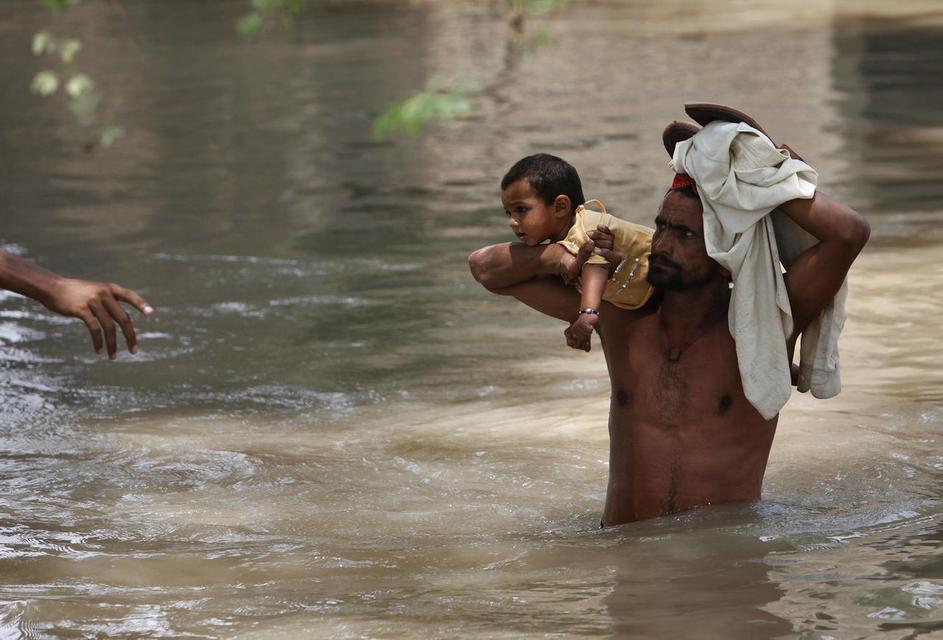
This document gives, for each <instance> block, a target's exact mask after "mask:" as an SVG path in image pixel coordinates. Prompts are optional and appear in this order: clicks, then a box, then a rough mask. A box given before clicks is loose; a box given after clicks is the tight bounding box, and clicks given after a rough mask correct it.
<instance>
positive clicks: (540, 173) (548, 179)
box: [501, 153, 653, 351]
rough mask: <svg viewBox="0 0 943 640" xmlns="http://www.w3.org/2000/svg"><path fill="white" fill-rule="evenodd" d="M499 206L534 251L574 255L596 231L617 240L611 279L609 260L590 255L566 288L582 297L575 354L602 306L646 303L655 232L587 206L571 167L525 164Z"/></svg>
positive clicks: (545, 158)
mask: <svg viewBox="0 0 943 640" xmlns="http://www.w3.org/2000/svg"><path fill="white" fill-rule="evenodd" d="M501 202H502V203H503V205H504V212H505V214H507V216H508V224H509V225H510V226H511V231H513V232H514V235H515V236H517V239H518V240H519V241H520V242H523V243H524V244H526V245H528V246H531V247H533V246H536V245H538V244H541V243H543V242H547V241H550V242H557V243H559V244H560V245H562V246H563V247H564V248H565V249H566V250H567V251H569V252H570V253H572V254H573V255H576V254H577V253H579V250H580V248H581V247H582V246H583V245H584V244H585V243H586V242H588V241H589V240H590V238H589V235H588V232H589V231H591V230H594V229H596V227H597V226H598V225H605V226H607V227H608V228H609V230H610V231H611V232H612V234H613V251H614V252H615V253H618V254H620V255H622V257H623V258H622V261H621V262H620V263H619V265H618V266H617V267H616V268H615V270H614V271H613V273H612V274H611V275H610V273H609V266H610V265H609V262H608V261H607V260H606V259H605V258H603V257H602V256H599V255H595V254H592V255H591V256H590V258H589V259H588V260H587V261H586V262H585V263H584V265H583V270H582V274H581V276H580V278H579V279H578V280H577V281H576V282H567V284H569V285H572V286H575V287H576V288H577V290H578V291H580V296H581V298H580V314H579V317H578V318H577V319H576V321H574V322H573V324H572V325H571V326H570V332H571V333H572V335H573V336H574V337H575V338H576V342H575V343H573V344H571V345H570V346H572V347H573V348H574V349H582V350H584V351H589V349H590V338H591V337H592V335H593V330H594V328H595V327H596V323H597V322H598V321H599V306H600V301H603V300H604V301H606V302H608V303H610V304H613V305H615V306H617V307H621V308H623V309H638V308H640V307H641V306H643V305H644V304H645V303H646V302H648V299H649V298H650V297H651V295H652V287H651V285H650V284H649V283H648V280H647V279H646V274H647V273H648V256H649V254H650V253H651V244H652V233H653V230H652V229H649V228H648V227H644V226H642V225H637V224H633V223H631V222H627V221H625V220H620V219H619V218H616V217H613V216H612V215H610V214H609V213H607V212H606V207H605V206H604V205H603V203H602V202H600V201H599V200H589V201H586V199H585V198H584V197H583V187H582V184H581V182H580V177H579V174H578V173H577V172H576V169H574V168H573V166H572V165H571V164H569V163H568V162H566V161H564V160H562V159H560V158H558V157H556V156H552V155H549V154H546V153H538V154H535V155H532V156H527V157H526V158H522V159H521V160H519V161H517V163H515V164H514V166H513V167H511V169H510V170H509V171H508V172H507V173H506V174H505V176H504V178H502V179H501Z"/></svg>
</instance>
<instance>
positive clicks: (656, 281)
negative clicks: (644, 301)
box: [646, 255, 711, 291]
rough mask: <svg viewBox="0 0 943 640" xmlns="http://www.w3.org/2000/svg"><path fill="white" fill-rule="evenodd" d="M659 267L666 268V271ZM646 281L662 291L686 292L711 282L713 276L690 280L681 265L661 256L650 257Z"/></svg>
mask: <svg viewBox="0 0 943 640" xmlns="http://www.w3.org/2000/svg"><path fill="white" fill-rule="evenodd" d="M659 267H664V269H660V268H659ZM646 279H647V280H648V284H650V285H652V286H653V287H655V288H656V289H661V290H662V291H684V290H685V289H691V288H693V287H698V286H700V285H703V284H705V283H707V282H709V281H710V279H711V276H710V275H709V274H708V275H706V276H704V277H703V278H696V279H689V278H687V277H685V274H684V271H683V270H682V269H681V265H679V264H676V263H674V262H672V261H671V260H668V259H667V258H663V257H661V256H657V257H656V256H652V255H650V256H649V258H648V275H647V276H646Z"/></svg>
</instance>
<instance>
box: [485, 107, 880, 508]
mask: <svg viewBox="0 0 943 640" xmlns="http://www.w3.org/2000/svg"><path fill="white" fill-rule="evenodd" d="M689 113H690V110H689ZM720 113H721V115H717V113H716V112H715V113H714V114H713V116H712V117H708V118H706V119H705V118H696V119H698V120H700V121H701V122H702V124H706V121H710V120H716V119H720V120H745V121H746V122H750V123H752V121H751V120H749V119H748V118H747V117H746V116H743V114H738V113H737V112H734V111H733V110H729V109H728V110H726V111H724V110H723V108H721V112H720ZM730 113H734V114H737V115H739V116H743V117H742V118H734V117H730ZM692 115H694V114H692ZM757 128H758V127H757ZM697 130H698V127H696V126H695V125H693V124H685V123H675V125H673V126H669V128H668V129H666V131H665V144H666V147H668V148H669V152H671V151H672V150H673V149H674V146H675V144H676V143H677V142H678V141H679V140H682V139H685V138H689V137H691V136H692V135H693V134H694V133H695V132H696V131H697ZM685 182H688V181H686V180H684V179H683V177H682V179H680V180H679V179H678V178H676V180H675V184H674V185H673V186H672V188H671V190H669V191H668V193H667V194H666V195H665V197H664V200H663V201H662V204H661V206H660V208H659V211H658V214H657V217H656V219H655V225H656V231H655V235H654V237H653V239H652V252H651V258H650V271H649V276H648V277H649V281H650V282H651V283H652V285H654V286H655V287H656V288H657V289H659V290H660V291H661V292H662V295H661V297H660V299H657V296H656V299H655V300H653V301H652V302H651V303H650V304H648V305H646V307H644V308H643V309H640V310H637V311H627V310H623V309H619V308H616V307H614V306H612V305H608V304H605V303H604V304H603V306H602V308H601V309H600V312H599V316H598V324H597V325H596V330H597V331H598V333H599V336H600V340H601V342H602V347H603V351H604V353H605V357H606V364H607V366H608V370H609V378H610V382H611V385H612V394H611V400H610V408H609V437H610V445H609V484H608V489H607V493H606V506H605V511H604V513H603V517H602V525H603V526H611V525H616V524H620V523H624V522H630V521H633V520H640V519H643V518H651V517H655V516H660V515H666V514H670V513H674V512H677V511H681V510H684V509H689V508H692V507H696V506H700V505H708V504H714V503H718V502H727V501H732V500H758V499H759V498H760V490H761V487H762V482H763V474H764V472H765V470H766V463H767V459H768V457H769V452H770V447H771V446H772V443H773V435H774V434H775V431H776V423H777V420H778V413H777V414H776V415H773V416H772V417H771V419H764V418H763V416H762V415H761V414H760V412H758V411H757V409H756V408H754V406H753V405H752V404H751V403H750V401H748V400H747V398H746V396H745V395H744V387H743V382H742V380H741V371H740V368H739V366H738V360H737V352H736V345H735V342H734V340H733V338H732V336H731V333H730V330H729V328H728V305H729V304H730V301H731V292H732V290H731V288H730V287H729V284H728V282H729V279H730V272H729V271H727V270H726V269H724V268H723V267H721V266H720V264H718V263H717V262H715V261H714V260H713V259H711V258H710V257H708V254H707V248H706V245H705V240H704V209H703V207H702V203H701V201H700V199H699V198H698V195H697V192H696V191H695V190H694V188H692V186H690V184H688V185H687V186H685V184H684V183H685ZM780 210H781V211H783V212H784V213H785V215H786V216H788V217H789V218H790V219H791V220H792V221H793V222H795V223H796V224H798V225H799V226H800V227H801V228H802V229H804V230H806V231H807V232H809V233H810V234H812V236H814V237H815V238H816V239H817V240H818V243H817V244H815V245H814V246H812V247H811V248H808V249H806V250H805V251H804V252H801V253H800V254H799V255H798V257H797V258H795V259H794V260H793V261H791V263H790V264H789V266H788V270H787V273H786V274H785V276H784V279H785V289H786V292H787V293H788V300H789V305H790V306H791V312H792V319H793V331H792V334H791V336H789V337H788V341H787V350H788V357H789V362H792V355H793V351H794V348H795V344H796V337H797V336H798V335H799V334H800V333H801V332H802V331H803V330H804V329H805V328H806V327H807V326H808V325H809V324H810V322H812V321H813V320H816V319H818V318H819V316H820V314H821V313H822V312H823V310H824V309H826V307H828V306H829V305H830V304H831V303H832V300H833V298H834V297H835V295H836V293H837V292H838V291H839V289H840V288H841V287H842V284H843V282H844V279H845V275H846V274H847V273H848V269H849V268H850V266H851V264H852V262H853V261H854V259H855V257H856V256H857V255H858V253H859V252H860V251H861V249H862V247H864V245H865V243H866V242H867V239H868V236H869V233H870V229H869V226H868V224H867V222H866V221H865V220H864V219H863V218H862V217H861V216H860V215H859V214H858V213H857V212H855V211H853V210H852V209H850V208H849V207H847V206H845V205H843V204H841V203H839V202H836V201H835V200H832V199H831V198H829V197H828V196H826V195H824V194H822V193H821V192H817V193H815V194H814V197H811V198H809V199H795V200H791V201H789V202H786V203H784V204H782V205H781V207H780ZM595 240H596V246H597V250H598V251H599V252H600V253H601V254H602V255H604V256H605V257H606V258H607V259H609V260H610V262H612V263H614V264H617V263H618V262H619V260H620V257H619V256H613V255H612V252H611V251H608V249H609V248H611V246H612V245H611V236H608V235H607V234H606V233H605V230H604V228H600V230H599V232H597V233H596V234H595ZM581 257H582V259H583V260H585V257H586V254H585V252H584V253H583V254H582V255H581ZM469 264H470V267H471V271H472V273H473V275H474V277H475V279H476V280H477V281H478V282H479V283H481V284H482V285H483V286H484V287H486V288H487V289H489V290H490V291H492V292H493V293H496V294H499V295H508V296H512V297H514V298H516V299H517V300H519V301H521V302H523V303H524V304H526V305H528V306H530V307H533V308H534V309H536V310H538V311H540V312H541V313H544V314H547V315H549V316H552V317H555V318H559V319H560V320H563V321H565V322H567V323H572V322H573V321H574V320H575V319H576V317H577V316H578V315H579V313H580V308H579V304H580V294H579V293H578V292H577V291H576V290H575V289H573V288H570V287H567V286H565V285H564V284H563V282H562V280H561V278H560V277H559V276H560V275H561V274H569V275H578V274H579V269H580V263H579V259H578V258H576V257H574V256H572V255H571V254H568V253H567V252H566V251H565V250H564V249H563V248H562V247H560V245H558V244H553V243H552V244H547V245H538V246H535V247H527V246H522V245H521V244H519V243H513V244H512V243H503V244H499V245H492V246H489V247H484V248H482V249H479V250H478V251H476V252H474V253H473V254H472V255H471V257H470V258H469ZM764 330H765V329H764V328H762V327H761V328H759V331H760V332H762V331H764ZM785 364H786V363H783V365H784V366H785ZM787 387H788V379H787Z"/></svg>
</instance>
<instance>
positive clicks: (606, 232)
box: [468, 225, 622, 293]
mask: <svg viewBox="0 0 943 640" xmlns="http://www.w3.org/2000/svg"><path fill="white" fill-rule="evenodd" d="M588 235H589V237H590V241H589V242H587V243H585V244H584V245H583V246H582V247H580V251H579V253H578V254H577V255H575V256H574V255H573V254H571V253H570V252H569V251H567V250H566V249H564V248H563V246H562V245H559V244H557V243H555V242H551V243H550V244H540V245H537V246H536V247H529V246H527V245H526V244H523V243H520V242H503V243H501V244H493V245H491V246H488V247H482V248H481V249H478V250H477V251H475V252H473V253H472V254H471V255H470V256H468V267H469V269H471V272H472V276H473V277H474V278H475V280H477V281H478V283H479V284H481V285H482V286H483V287H484V288H485V289H488V290H489V291H492V292H495V293H497V290H498V289H503V288H506V287H510V286H512V285H515V284H520V283H522V282H527V281H528V280H530V279H531V278H535V277H538V276H553V275H567V276H569V277H571V278H577V277H579V276H580V270H581V269H582V268H583V263H585V262H586V260H587V258H589V256H590V255H591V254H592V253H594V252H595V253H596V254H597V255H601V256H603V257H604V258H605V259H606V260H608V261H609V270H610V271H611V270H612V269H613V268H614V267H615V266H616V265H618V264H619V262H620V261H621V260H622V256H621V255H619V254H617V253H615V252H613V251H612V245H613V235H612V231H610V229H609V227H607V226H605V225H599V227H597V228H596V229H595V230H594V231H590V232H589V234H588Z"/></svg>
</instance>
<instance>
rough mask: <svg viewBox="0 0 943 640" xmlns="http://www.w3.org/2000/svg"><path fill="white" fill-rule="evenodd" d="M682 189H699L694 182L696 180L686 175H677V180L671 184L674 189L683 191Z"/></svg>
mask: <svg viewBox="0 0 943 640" xmlns="http://www.w3.org/2000/svg"><path fill="white" fill-rule="evenodd" d="M682 187H695V188H697V184H696V183H695V182H694V178H692V177H691V176H689V175H688V174H686V173H676V174H675V179H674V181H673V182H672V183H671V188H672V189H681V188H682Z"/></svg>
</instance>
